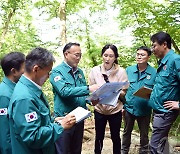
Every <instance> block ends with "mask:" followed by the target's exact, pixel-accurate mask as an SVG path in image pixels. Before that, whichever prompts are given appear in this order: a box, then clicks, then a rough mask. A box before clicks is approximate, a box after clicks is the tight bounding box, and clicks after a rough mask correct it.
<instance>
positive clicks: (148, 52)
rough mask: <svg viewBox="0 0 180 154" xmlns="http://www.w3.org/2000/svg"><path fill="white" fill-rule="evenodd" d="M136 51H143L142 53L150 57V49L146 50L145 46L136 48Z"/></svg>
mask: <svg viewBox="0 0 180 154" xmlns="http://www.w3.org/2000/svg"><path fill="white" fill-rule="evenodd" d="M138 50H144V51H146V52H147V54H148V56H150V55H151V53H152V52H151V49H150V48H148V47H146V46H141V47H139V48H137V51H138Z"/></svg>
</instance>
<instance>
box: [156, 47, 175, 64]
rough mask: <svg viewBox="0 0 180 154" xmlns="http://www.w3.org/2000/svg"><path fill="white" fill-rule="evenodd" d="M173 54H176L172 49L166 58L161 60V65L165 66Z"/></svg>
mask: <svg viewBox="0 0 180 154" xmlns="http://www.w3.org/2000/svg"><path fill="white" fill-rule="evenodd" d="M172 54H174V51H173V50H172V49H170V50H169V52H168V53H167V54H166V55H165V56H164V58H163V59H160V60H159V64H160V63H162V64H165V63H166V62H167V61H168V59H169V57H170V56H171V55H172Z"/></svg>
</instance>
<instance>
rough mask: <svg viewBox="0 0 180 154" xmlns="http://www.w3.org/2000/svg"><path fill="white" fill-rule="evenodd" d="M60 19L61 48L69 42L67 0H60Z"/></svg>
mask: <svg viewBox="0 0 180 154" xmlns="http://www.w3.org/2000/svg"><path fill="white" fill-rule="evenodd" d="M59 18H60V46H64V45H65V44H66V42H67V38H66V0H60V7H59Z"/></svg>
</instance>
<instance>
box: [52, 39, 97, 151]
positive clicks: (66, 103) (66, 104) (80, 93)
mask: <svg viewBox="0 0 180 154" xmlns="http://www.w3.org/2000/svg"><path fill="white" fill-rule="evenodd" d="M63 54H64V61H63V62H62V63H61V64H60V65H58V66H57V67H56V68H54V69H53V70H52V73H51V75H50V82H51V84H52V86H53V92H54V113H55V116H57V117H58V116H61V117H62V116H65V115H67V114H68V113H69V112H71V111H72V110H74V109H75V108H77V107H78V106H81V107H83V108H86V96H88V95H89V92H93V91H94V90H96V89H97V88H98V86H97V85H93V86H87V84H86V80H85V77H84V74H83V71H82V70H81V69H80V68H78V63H79V61H80V59H81V48H80V44H79V43H71V42H70V43H68V44H66V45H65V47H64V49H63ZM83 131H84V122H83V121H82V122H79V123H77V124H76V125H74V126H73V127H72V128H71V129H69V130H67V131H66V130H65V131H64V132H63V134H62V136H61V137H60V139H59V140H58V141H57V142H56V146H57V149H58V154H81V147H82V139H83Z"/></svg>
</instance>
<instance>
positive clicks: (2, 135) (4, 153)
mask: <svg viewBox="0 0 180 154" xmlns="http://www.w3.org/2000/svg"><path fill="white" fill-rule="evenodd" d="M24 61H25V56H24V54H22V53H20V52H11V53H9V54H7V55H5V56H4V58H2V59H1V67H2V70H3V72H4V75H5V77H4V78H3V81H2V82H1V84H0V154H11V153H12V151H11V139H10V129H9V120H8V106H9V102H10V98H11V95H12V93H13V90H14V87H15V85H16V82H17V81H18V80H19V78H20V76H21V75H22V73H23V72H24Z"/></svg>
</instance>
